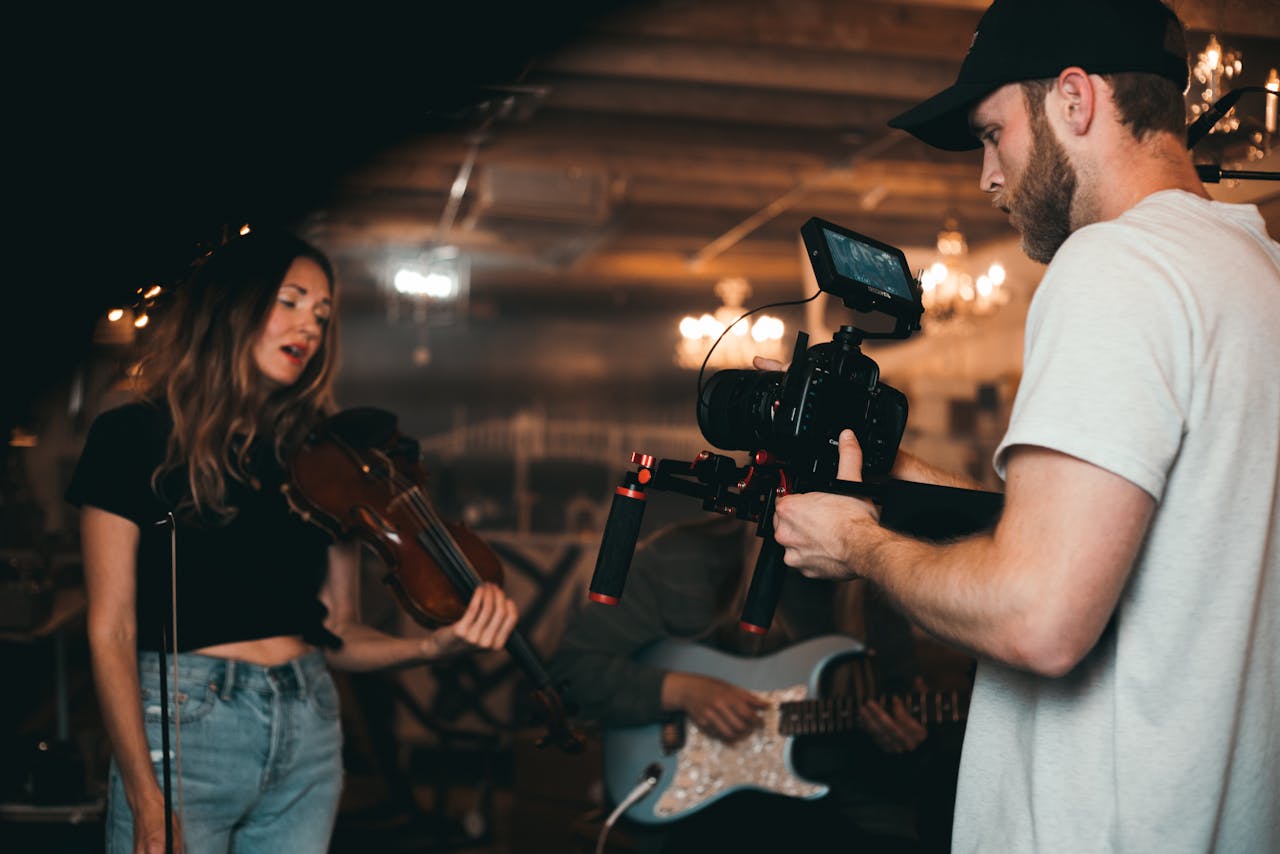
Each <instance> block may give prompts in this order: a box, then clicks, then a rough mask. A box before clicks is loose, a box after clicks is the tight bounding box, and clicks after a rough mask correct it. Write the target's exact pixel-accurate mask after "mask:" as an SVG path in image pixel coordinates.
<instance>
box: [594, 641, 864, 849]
mask: <svg viewBox="0 0 1280 854" xmlns="http://www.w3.org/2000/svg"><path fill="white" fill-rule="evenodd" d="M862 650H863V647H862V644H860V643H859V642H858V641H856V640H854V639H853V638H850V637H846V636H843V635H824V636H822V637H818V638H813V639H811V640H808V641H804V642H802V643H799V644H796V645H794V646H792V647H789V648H787V649H784V650H782V651H780V652H776V653H773V654H772V655H768V656H763V657H756V658H746V657H741V656H735V655H730V654H727V653H723V652H719V651H717V650H714V649H711V648H710V647H706V646H702V645H699V644H695V643H690V642H688V641H680V640H662V641H658V642H656V643H654V644H652V645H651V646H649V647H647V648H646V649H644V650H643V651H642V652H640V653H638V654H637V655H636V660H637V661H642V662H644V663H646V664H649V665H651V666H653V667H657V668H661V669H663V670H682V671H685V672H689V673H701V674H704V675H706V676H714V677H716V678H718V679H723V680H724V681H726V682H729V683H730V684H733V685H737V686H739V687H741V688H745V689H747V690H748V691H751V692H753V693H755V694H758V695H759V696H762V697H767V698H768V699H769V701H770V706H769V708H768V709H767V710H765V712H764V713H763V718H764V719H763V720H762V722H761V724H762V725H761V726H760V728H759V729H757V730H756V731H755V732H753V733H752V734H751V735H750V736H748V737H746V738H744V739H742V740H740V741H739V742H738V743H737V744H724V743H723V742H719V741H717V740H716V739H714V738H712V737H711V736H709V735H707V734H706V733H704V732H702V731H701V730H699V729H698V728H697V727H696V726H695V725H693V724H692V722H689V721H687V720H686V721H685V722H684V724H683V726H684V732H683V735H684V741H683V743H680V742H679V740H678V739H677V744H679V748H680V749H679V750H677V751H675V752H674V753H673V752H672V751H671V750H670V745H671V741H670V739H666V738H664V737H663V732H662V730H663V727H664V726H671V725H672V724H670V723H665V724H664V723H653V724H641V725H638V726H625V727H610V728H608V729H606V730H605V733H604V776H605V786H606V788H607V790H608V792H609V795H610V797H611V798H612V799H613V800H614V802H615V803H617V802H618V801H619V800H620V799H622V798H623V797H625V796H626V794H627V793H628V792H629V791H631V790H632V789H633V788H634V787H635V785H636V783H637V782H638V781H639V780H641V779H643V778H644V776H645V774H646V773H647V769H648V768H649V767H650V766H651V765H656V766H657V767H659V768H660V769H661V773H660V775H659V780H658V783H657V785H656V786H655V787H654V789H653V791H651V792H650V793H649V794H648V795H647V796H646V797H643V798H641V799H640V800H639V801H637V802H636V803H634V804H632V805H631V807H630V809H628V810H627V813H626V814H627V816H628V817H629V818H631V819H632V820H634V821H638V822H640V823H642V824H662V823H666V822H671V821H677V820H679V819H680V818H682V817H684V816H686V815H688V814H689V813H691V812H694V811H697V810H699V809H702V808H703V807H705V806H707V805H709V804H710V803H711V802H712V801H715V800H718V799H720V798H722V797H726V796H728V795H730V794H731V793H733V792H735V791H743V790H750V789H758V790H766V791H770V792H777V793H780V794H783V795H790V796H792V797H798V798H816V797H820V796H822V795H823V794H825V793H826V792H827V791H828V788H829V787H828V786H826V785H825V784H822V783H815V782H811V781H809V780H805V779H803V778H801V777H799V776H798V775H797V774H796V773H795V772H794V769H793V768H792V766H791V749H792V746H793V741H794V738H793V737H792V736H788V735H783V734H782V733H781V732H780V727H779V722H780V719H781V714H780V711H779V705H780V704H782V703H793V702H796V701H804V700H807V699H809V698H813V697H816V696H817V695H818V681H819V675H820V673H821V672H822V670H823V668H824V667H825V666H826V665H827V664H828V663H830V662H832V661H835V660H837V659H840V658H843V657H845V656H848V655H853V654H856V653H859V652H862ZM806 680H807V681H806Z"/></svg>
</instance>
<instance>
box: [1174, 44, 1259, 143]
mask: <svg viewBox="0 0 1280 854" xmlns="http://www.w3.org/2000/svg"><path fill="white" fill-rule="evenodd" d="M1243 71H1244V56H1243V55H1242V54H1241V53H1240V51H1238V50H1233V49H1230V48H1224V47H1223V46H1222V44H1221V43H1220V42H1219V41H1218V37H1217V36H1215V35H1210V36H1209V41H1208V43H1207V44H1206V45H1205V48H1204V50H1202V51H1200V53H1198V54H1197V55H1196V61H1195V65H1194V66H1192V69H1191V85H1190V86H1188V87H1187V118H1188V121H1189V122H1194V121H1195V120H1196V119H1198V118H1200V117H1201V116H1204V115H1206V114H1207V113H1209V112H1210V111H1211V110H1212V109H1213V106H1214V105H1215V104H1216V103H1217V102H1218V100H1219V99H1221V98H1222V97H1223V96H1224V95H1226V94H1227V93H1228V92H1230V91H1231V89H1232V87H1233V86H1235V85H1237V84H1239V83H1240V81H1241V75H1242V73H1243ZM1270 72H1271V73H1270V74H1269V75H1268V77H1267V80H1266V82H1265V84H1264V88H1266V89H1267V90H1269V92H1276V91H1280V76H1277V74H1276V69H1274V68H1272V69H1271V70H1270ZM1265 102H1266V103H1265V119H1264V120H1262V121H1259V120H1258V118H1257V117H1256V116H1253V115H1248V114H1246V115H1242V114H1241V113H1240V111H1239V109H1238V108H1236V107H1232V108H1231V109H1229V110H1227V111H1226V114H1225V115H1223V116H1222V118H1220V119H1218V121H1217V122H1216V123H1215V124H1214V125H1213V127H1212V128H1211V129H1210V130H1209V134H1208V136H1207V137H1206V138H1205V139H1204V147H1205V148H1207V149H1209V154H1210V156H1212V157H1214V158H1215V159H1218V160H1221V161H1223V162H1230V163H1248V162H1250V161H1256V160H1261V159H1262V158H1263V157H1265V156H1266V155H1267V154H1268V153H1269V152H1270V150H1271V139H1272V137H1273V136H1274V135H1275V132H1276V96H1275V95H1272V94H1269V93H1268V94H1266V95H1265Z"/></svg>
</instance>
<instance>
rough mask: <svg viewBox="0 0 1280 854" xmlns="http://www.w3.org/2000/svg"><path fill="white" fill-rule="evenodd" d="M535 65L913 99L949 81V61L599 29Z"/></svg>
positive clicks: (593, 72) (575, 71)
mask: <svg viewBox="0 0 1280 854" xmlns="http://www.w3.org/2000/svg"><path fill="white" fill-rule="evenodd" d="M534 68H535V69H542V70H546V71H553V72H557V73H560V74H577V75H585V76H600V77H627V78H636V79H644V80H675V81H685V82H690V83H715V84H731V85H737V86H749V87H758V88H762V89H785V90H799V91H817V92H828V93H835V94H844V95H867V96H876V97H885V98H902V99H908V100H918V99H921V98H927V97H929V96H931V95H933V94H934V93H935V92H938V91H939V90H941V89H944V88H946V87H947V86H950V85H951V84H952V83H953V82H954V81H955V75H956V62H955V61H954V60H951V61H948V62H941V61H937V62H935V61H929V60H921V59H912V58H903V57H899V56H871V55H868V54H865V53H853V52H849V51H837V50H814V49H809V48H801V47H789V46H775V45H765V46H761V47H759V48H755V49H751V50H744V49H743V46H742V45H734V44H716V43H709V42H708V43H695V42H683V41H655V40H652V39H643V38H637V37H627V36H612V35H605V36H600V37H598V38H592V39H590V40H583V41H578V42H575V43H572V44H570V45H567V46H566V47H564V48H563V49H562V50H560V51H558V52H556V53H554V54H552V55H550V56H548V57H546V58H545V59H543V60H541V61H540V62H538V63H537V64H536V65H535V66H534Z"/></svg>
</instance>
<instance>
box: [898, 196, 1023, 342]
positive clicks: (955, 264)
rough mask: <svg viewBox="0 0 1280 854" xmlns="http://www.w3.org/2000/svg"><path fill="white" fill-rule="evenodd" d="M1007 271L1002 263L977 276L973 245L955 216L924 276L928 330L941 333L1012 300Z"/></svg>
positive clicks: (939, 237)
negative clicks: (972, 265)
mask: <svg viewBox="0 0 1280 854" xmlns="http://www.w3.org/2000/svg"><path fill="white" fill-rule="evenodd" d="M1004 281H1005V269H1004V266H1003V265H1001V264H1000V263H999V262H995V263H992V264H991V265H990V266H989V267H987V269H986V270H985V271H983V272H982V273H979V274H978V275H977V276H974V275H973V274H972V273H971V272H970V268H969V244H968V243H967V242H966V241H965V239H964V234H963V233H962V232H961V231H960V227H959V225H958V224H957V223H956V221H955V218H954V217H948V218H947V221H946V223H945V225H943V228H942V231H940V232H938V260H936V261H934V262H933V264H932V265H930V266H929V268H928V269H927V270H925V271H924V273H922V274H921V276H920V286H921V289H922V295H921V297H922V302H923V303H924V310H925V315H924V323H925V327H926V329H935V330H941V329H943V328H944V327H946V326H953V325H957V323H958V322H962V321H964V320H965V319H967V318H969V317H974V316H978V315H984V314H990V313H991V312H993V311H995V310H996V309H997V308H999V307H1000V306H1002V305H1004V304H1005V303H1006V302H1008V301H1009V294H1008V292H1007V291H1006V290H1005V288H1004Z"/></svg>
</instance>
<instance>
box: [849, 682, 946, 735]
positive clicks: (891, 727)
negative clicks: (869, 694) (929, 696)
mask: <svg viewBox="0 0 1280 854" xmlns="http://www.w3.org/2000/svg"><path fill="white" fill-rule="evenodd" d="M916 690H917V691H920V692H923V691H924V682H923V680H921V679H920V678H919V677H917V678H916ZM858 725H859V726H861V727H862V728H863V729H864V730H866V731H867V734H868V735H870V736H871V740H872V741H874V742H875V743H876V746H877V747H879V748H880V749H881V750H883V751H884V752H885V753H908V752H910V751H912V750H915V749H916V748H917V747H919V746H920V742H922V741H924V740H925V739H926V738H927V737H928V735H929V730H928V729H927V728H926V727H925V725H924V724H922V723H920V721H918V720H916V719H915V718H913V717H912V716H911V712H909V711H908V710H907V706H906V704H905V703H903V702H902V698H901V697H894V698H893V700H892V701H891V702H890V704H889V709H888V710H886V709H885V707H884V706H882V705H881V704H880V703H879V701H877V700H868V701H867V702H865V703H863V704H862V708H861V709H859V710H858Z"/></svg>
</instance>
